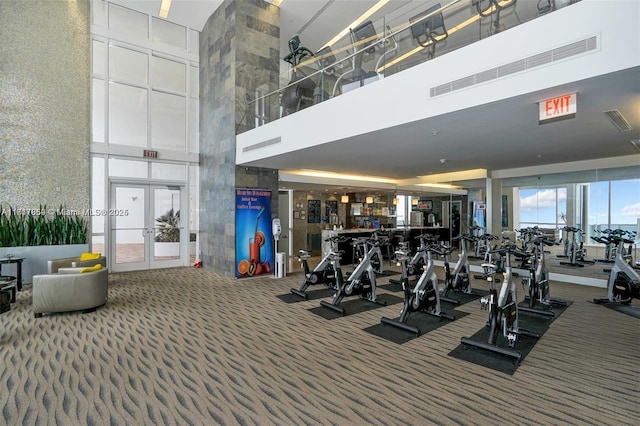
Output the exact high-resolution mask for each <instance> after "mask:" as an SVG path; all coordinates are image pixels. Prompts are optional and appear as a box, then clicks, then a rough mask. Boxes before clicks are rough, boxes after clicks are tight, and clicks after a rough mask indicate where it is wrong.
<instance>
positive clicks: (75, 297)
mask: <svg viewBox="0 0 640 426" xmlns="http://www.w3.org/2000/svg"><path fill="white" fill-rule="evenodd" d="M82 271H86V272H82ZM108 289H109V280H108V271H107V269H106V268H100V269H95V268H79V267H78V268H59V269H58V270H57V272H56V273H53V274H47V275H34V276H33V290H32V295H33V314H34V316H35V317H36V318H39V317H41V316H42V314H44V313H53V312H71V311H82V312H83V313H86V312H92V311H94V310H96V308H98V307H99V306H102V305H104V304H106V303H107V298H108Z"/></svg>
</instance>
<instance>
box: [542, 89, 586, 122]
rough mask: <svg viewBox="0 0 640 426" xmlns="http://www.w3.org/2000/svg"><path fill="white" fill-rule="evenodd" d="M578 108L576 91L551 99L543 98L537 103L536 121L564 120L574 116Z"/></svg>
mask: <svg viewBox="0 0 640 426" xmlns="http://www.w3.org/2000/svg"><path fill="white" fill-rule="evenodd" d="M577 110H578V99H577V93H570V94H568V95H562V96H558V97H555V98H551V99H545V100H544V101H541V102H540V103H539V104H538V123H539V124H544V123H549V122H552V121H557V120H564V119H567V118H573V117H575V116H576V111H577Z"/></svg>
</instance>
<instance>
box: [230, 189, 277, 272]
mask: <svg viewBox="0 0 640 426" xmlns="http://www.w3.org/2000/svg"><path fill="white" fill-rule="evenodd" d="M273 256H274V254H273V234H272V229H271V191H269V190H265V189H236V277H237V278H245V277H255V276H259V275H265V274H267V275H268V274H271V272H272V271H273Z"/></svg>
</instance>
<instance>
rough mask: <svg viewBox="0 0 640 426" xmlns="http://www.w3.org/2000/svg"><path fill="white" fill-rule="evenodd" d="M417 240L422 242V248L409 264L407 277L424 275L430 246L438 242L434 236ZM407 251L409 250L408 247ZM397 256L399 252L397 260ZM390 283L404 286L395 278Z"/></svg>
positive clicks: (421, 236) (423, 236)
mask: <svg viewBox="0 0 640 426" xmlns="http://www.w3.org/2000/svg"><path fill="white" fill-rule="evenodd" d="M415 239H416V240H419V241H420V247H418V249H417V250H416V253H415V254H414V255H413V257H412V258H411V260H410V261H409V263H408V264H407V275H419V274H421V273H422V271H424V268H425V265H426V264H427V260H428V259H427V247H428V246H429V244H433V243H435V242H436V241H437V240H438V236H437V235H433V234H421V235H418V236H417V237H415ZM407 244H408V243H407ZM405 249H406V250H408V247H407V248H405ZM397 254H398V252H396V258H397ZM396 260H397V259H396ZM445 263H446V262H445ZM389 282H390V283H391V284H402V280H396V279H393V278H390V279H389Z"/></svg>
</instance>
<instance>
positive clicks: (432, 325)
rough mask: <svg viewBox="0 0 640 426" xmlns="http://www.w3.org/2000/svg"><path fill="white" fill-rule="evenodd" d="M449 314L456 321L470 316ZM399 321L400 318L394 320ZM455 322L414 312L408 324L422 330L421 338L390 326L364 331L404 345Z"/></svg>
mask: <svg viewBox="0 0 640 426" xmlns="http://www.w3.org/2000/svg"><path fill="white" fill-rule="evenodd" d="M446 313H447V314H449V315H453V317H454V318H455V319H458V318H462V317H465V316H467V315H469V314H468V313H467V312H462V311H456V310H450V311H446ZM392 319H394V320H397V319H398V318H397V317H396V318H392ZM451 322H453V321H452V320H449V319H445V318H439V317H435V316H433V315H428V314H424V313H418V312H414V313H412V314H411V315H409V318H408V319H407V322H406V324H407V325H410V326H412V327H417V328H418V329H420V336H416V335H415V334H414V333H411V332H409V331H406V330H403V329H400V328H397V327H393V326H391V325H388V324H382V323H380V324H376V325H372V326H371V327H367V328H365V329H364V331H366V332H367V333H371V334H373V335H374V336H378V337H382V338H383V339H385V340H389V341H390V342H394V343H398V344H400V345H401V344H403V343H406V342H408V341H410V340H413V339H416V338H420V337H423V336H424V335H425V334H427V333H429V332H431V331H433V330H436V329H438V328H440V327H442V326H445V325H447V324H449V323H451Z"/></svg>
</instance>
